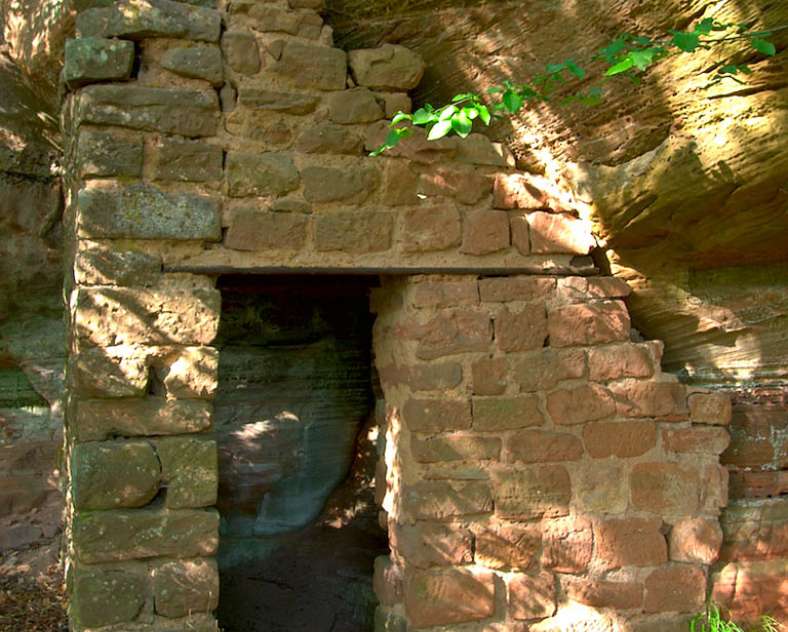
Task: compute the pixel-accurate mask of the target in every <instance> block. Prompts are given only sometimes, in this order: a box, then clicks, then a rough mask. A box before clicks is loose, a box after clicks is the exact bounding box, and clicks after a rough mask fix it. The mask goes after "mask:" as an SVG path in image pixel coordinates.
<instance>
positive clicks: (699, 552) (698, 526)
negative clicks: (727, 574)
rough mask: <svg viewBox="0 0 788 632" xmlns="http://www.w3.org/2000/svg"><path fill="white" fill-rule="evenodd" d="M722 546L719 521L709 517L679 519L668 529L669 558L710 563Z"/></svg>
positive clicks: (714, 560) (713, 560)
mask: <svg viewBox="0 0 788 632" xmlns="http://www.w3.org/2000/svg"><path fill="white" fill-rule="evenodd" d="M721 546H722V529H721V528H720V525H719V522H717V520H716V519H715V520H713V519H710V518H700V517H699V518H687V519H685V520H680V521H679V522H677V523H676V524H675V525H673V528H672V529H671V530H670V559H672V560H675V561H677V562H694V563H696V564H706V565H710V564H712V563H714V562H716V561H717V557H718V556H719V554H720V547H721Z"/></svg>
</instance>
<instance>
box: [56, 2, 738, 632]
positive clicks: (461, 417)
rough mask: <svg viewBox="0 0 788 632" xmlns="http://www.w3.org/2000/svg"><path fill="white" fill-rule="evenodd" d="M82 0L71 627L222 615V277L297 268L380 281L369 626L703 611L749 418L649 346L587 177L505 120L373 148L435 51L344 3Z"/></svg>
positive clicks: (582, 620)
mask: <svg viewBox="0 0 788 632" xmlns="http://www.w3.org/2000/svg"><path fill="white" fill-rule="evenodd" d="M75 4H76V5H77V9H78V10H79V13H78V16H77V19H76V33H75V37H74V38H73V39H72V40H71V41H70V42H69V43H68V46H67V47H66V60H65V62H66V63H65V71H64V74H63V80H64V82H65V85H66V86H67V88H68V90H69V92H68V94H67V97H66V102H65V104H64V114H63V129H64V133H65V136H66V139H67V146H66V152H67V182H66V185H67V186H66V188H67V227H68V229H67V234H68V237H69V239H68V242H69V245H68V248H67V260H68V265H67V273H66V295H67V296H68V306H69V322H68V325H69V354H70V360H69V365H68V384H69V397H68V406H67V428H66V437H67V438H66V444H67V462H68V464H69V480H70V491H69V499H68V500H69V508H70V511H69V522H68V528H67V531H68V555H69V565H68V586H69V594H70V617H71V623H72V629H73V630H75V632H83V631H88V630H101V631H111V630H114V631H124V632H126V631H132V630H139V631H143V630H156V631H168V632H169V631H172V632H175V631H180V630H200V631H203V630H204V631H207V630H216V629H217V628H216V622H215V619H214V616H213V611H214V610H215V609H216V606H217V603H218V598H219V595H218V572H217V567H216V563H215V560H214V555H215V553H216V551H217V546H218V523H219V516H218V513H217V512H216V510H215V509H214V508H213V507H214V505H215V504H216V500H217V499H216V494H217V491H216V486H217V471H218V464H217V451H216V444H215V441H214V439H213V438H212V436H211V423H212V421H211V415H212V409H211V399H212V397H213V395H214V392H215V390H216V385H217V367H218V358H217V352H216V350H215V349H214V348H212V347H211V344H212V342H213V340H214V338H215V336H216V333H217V328H218V319H219V313H220V300H221V297H220V295H219V292H218V291H217V290H216V289H215V275H217V274H221V273H225V272H249V273H258V274H263V273H272V272H285V271H293V272H304V271H312V272H324V271H333V272H338V271H346V272H356V273H359V272H364V273H374V274H380V275H383V278H384V283H383V287H382V289H381V290H380V291H378V292H377V293H376V295H375V297H374V301H373V302H374V305H373V306H374V309H375V311H376V313H377V319H378V320H377V324H376V326H375V332H374V339H375V343H374V345H375V355H376V365H377V369H378V371H379V373H380V375H381V380H382V384H383V388H384V392H385V397H386V403H387V409H388V422H387V427H386V433H385V434H386V441H385V445H384V446H382V450H381V452H382V458H381V463H380V467H379V472H378V485H379V492H380V493H379V496H380V501H381V503H382V506H383V508H384V513H383V518H384V520H385V523H386V525H387V527H388V531H389V539H390V543H391V555H390V556H389V557H387V558H381V559H379V560H378V564H377V565H376V569H375V572H376V590H377V593H378V596H379V599H380V602H381V606H380V608H379V609H378V617H377V622H376V627H377V630H379V631H387V632H404V631H407V630H416V629H418V630H423V629H429V630H434V631H435V632H437V631H438V630H441V631H448V630H452V631H455V630H456V631H465V630H467V631H468V632H481V631H484V632H519V631H524V630H526V629H528V630H556V631H558V630H561V631H566V630H589V629H594V630H611V631H613V630H631V631H633V632H634V631H637V632H646V631H652V630H653V631H656V630H660V631H665V630H672V629H676V630H679V629H683V628H682V627H681V626H682V625H683V624H684V623H685V622H686V619H687V617H688V615H689V613H691V612H695V611H697V610H699V609H701V608H702V607H703V604H704V602H705V599H706V592H707V591H706V587H707V578H708V568H709V565H710V564H711V563H712V562H714V560H715V559H716V557H717V554H718V549H719V547H720V544H721V532H720V527H719V524H718V515H719V511H720V508H721V507H722V506H724V505H725V502H726V498H727V478H726V471H725V470H724V469H723V468H721V467H720V465H719V456H718V455H719V454H720V452H722V451H723V450H724V449H725V448H726V446H727V445H728V434H727V430H726V429H725V428H724V426H725V425H726V424H727V423H728V421H729V418H730V404H729V402H728V401H727V400H726V399H725V398H723V397H720V396H718V395H715V394H712V393H705V392H693V391H688V390H687V389H686V388H685V387H684V386H682V385H681V384H679V383H678V382H677V381H676V379H674V378H673V377H672V376H670V375H665V374H662V373H661V372H660V369H659V363H660V356H661V346H660V344H659V343H655V342H633V341H632V340H633V336H632V335H631V332H630V321H629V316H628V313H627V308H626V306H625V304H624V302H623V299H624V298H625V297H626V295H627V293H628V289H627V287H626V285H625V284H622V283H621V282H617V281H615V280H613V279H611V278H606V277H598V276H593V275H594V273H595V268H594V266H593V263H592V261H591V259H590V257H589V256H588V255H589V253H590V251H591V249H592V248H593V247H594V245H595V241H594V238H593V236H592V234H591V231H590V225H589V223H588V222H587V221H586V220H585V219H583V218H581V217H580V216H579V213H577V212H576V211H575V209H576V208H577V205H576V204H575V203H574V201H573V199H572V197H571V195H569V194H568V193H566V192H564V191H561V190H559V189H558V188H557V187H556V186H555V185H553V184H552V183H551V182H549V181H547V180H546V179H545V178H543V177H541V176H538V175H533V174H527V173H520V172H517V171H516V170H515V168H514V160H513V158H512V156H511V155H510V154H509V153H508V151H507V150H506V149H505V148H504V147H502V146H500V145H497V144H494V143H491V142H490V141H489V140H487V139H486V137H484V136H481V135H472V136H471V137H469V138H468V139H467V140H465V141H459V140H457V139H448V140H443V141H440V142H438V143H429V144H428V143H426V141H425V140H424V139H423V137H418V136H416V137H415V138H413V139H411V140H410V141H409V142H407V143H405V144H403V145H402V146H401V147H400V148H398V150H397V151H396V152H394V153H392V154H390V155H387V156H386V157H383V158H378V159H372V158H369V157H367V156H366V153H367V152H368V150H370V149H372V148H374V147H376V146H377V144H379V142H380V141H381V140H382V137H383V134H385V126H386V123H385V122H384V119H385V117H387V116H390V115H391V114H393V113H394V112H395V111H397V110H399V109H408V108H409V107H410V101H409V98H408V96H407V90H408V89H410V88H413V87H414V86H415V85H416V84H417V83H418V82H419V80H420V78H421V75H422V73H423V71H424V65H423V62H422V61H421V60H420V59H419V58H418V57H416V56H415V55H413V54H412V53H411V52H409V51H408V50H406V49H404V48H401V47H397V46H392V45H385V46H383V47H381V48H379V49H374V50H361V51H352V52H350V53H349V54H347V53H345V52H344V51H342V50H339V49H337V48H334V47H333V46H332V38H331V29H330V28H329V27H328V26H327V25H325V24H324V23H323V20H322V18H321V16H320V14H319V10H320V9H321V8H322V2H321V0H287V1H286V0H274V1H265V0H260V1H254V0H238V1H233V2H230V3H226V6H223V7H221V8H217V6H216V3H214V2H211V1H210V0H202V1H190V2H174V1H171V0H121V1H119V2H105V1H103V0H85V1H81V2H76V3H75ZM403 273H407V274H409V275H411V276H394V275H395V274H399V275H402V274H403ZM671 626H674V627H671Z"/></svg>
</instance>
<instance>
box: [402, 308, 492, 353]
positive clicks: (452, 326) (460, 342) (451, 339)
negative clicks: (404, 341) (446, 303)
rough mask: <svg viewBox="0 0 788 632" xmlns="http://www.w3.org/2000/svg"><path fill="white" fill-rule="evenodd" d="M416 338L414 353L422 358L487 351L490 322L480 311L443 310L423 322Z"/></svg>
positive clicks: (490, 337) (489, 337)
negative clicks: (416, 343) (426, 321)
mask: <svg viewBox="0 0 788 632" xmlns="http://www.w3.org/2000/svg"><path fill="white" fill-rule="evenodd" d="M418 340H419V344H418V347H417V349H416V356H417V357H418V358H420V359H422V360H434V359H435V358H440V357H443V356H450V355H455V354H458V353H466V352H468V351H487V349H488V347H489V346H490V342H491V340H492V323H491V322H490V317H489V316H488V315H487V314H485V313H482V312H467V311H443V312H441V313H440V314H438V315H437V316H435V318H433V319H432V320H430V321H429V322H428V323H427V324H426V325H424V327H423V329H422V331H420V332H419V335H418Z"/></svg>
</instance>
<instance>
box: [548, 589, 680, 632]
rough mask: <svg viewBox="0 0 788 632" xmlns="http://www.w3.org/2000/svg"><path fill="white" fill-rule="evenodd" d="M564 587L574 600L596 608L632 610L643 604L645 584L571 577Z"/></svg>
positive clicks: (568, 595)
mask: <svg viewBox="0 0 788 632" xmlns="http://www.w3.org/2000/svg"><path fill="white" fill-rule="evenodd" d="M563 587H564V592H565V593H566V596H567V597H569V599H571V600H572V601H577V602H579V603H582V604H586V605H589V606H594V607H595V608H613V609H615V610H632V609H635V608H640V607H641V605H642V604H643V584H639V583H637V582H627V581H606V580H602V579H571V580H569V581H566V582H564V583H563ZM682 632H683V631H682Z"/></svg>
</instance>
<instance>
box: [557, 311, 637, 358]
mask: <svg viewBox="0 0 788 632" xmlns="http://www.w3.org/2000/svg"><path fill="white" fill-rule="evenodd" d="M548 322H549V333H550V345H551V346H553V347H571V346H578V345H596V344H604V343H606V342H619V341H622V340H628V339H629V326H630V322H629V314H628V312H627V308H626V306H625V305H624V303H622V302H621V301H600V302H598V303H592V304H582V305H567V306H565V307H559V308H558V309H555V310H552V311H550V313H549V321H548Z"/></svg>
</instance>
